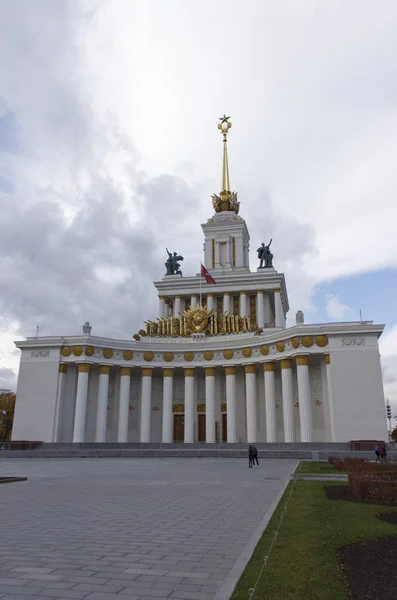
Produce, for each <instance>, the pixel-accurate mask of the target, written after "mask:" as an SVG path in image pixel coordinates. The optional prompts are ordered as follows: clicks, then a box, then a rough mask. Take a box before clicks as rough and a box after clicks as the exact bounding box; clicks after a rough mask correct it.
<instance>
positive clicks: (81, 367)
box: [77, 363, 91, 373]
mask: <svg viewBox="0 0 397 600" xmlns="http://www.w3.org/2000/svg"><path fill="white" fill-rule="evenodd" d="M90 366H91V364H90V363H77V372H78V373H89V372H90Z"/></svg>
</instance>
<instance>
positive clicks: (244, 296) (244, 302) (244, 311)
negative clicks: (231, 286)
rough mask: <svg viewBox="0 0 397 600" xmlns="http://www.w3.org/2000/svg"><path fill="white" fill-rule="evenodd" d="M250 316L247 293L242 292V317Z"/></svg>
mask: <svg viewBox="0 0 397 600" xmlns="http://www.w3.org/2000/svg"><path fill="white" fill-rule="evenodd" d="M246 316H248V312H247V293H246V292H243V291H241V292H240V317H246Z"/></svg>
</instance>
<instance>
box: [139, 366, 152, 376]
mask: <svg viewBox="0 0 397 600" xmlns="http://www.w3.org/2000/svg"><path fill="white" fill-rule="evenodd" d="M141 371H142V377H151V376H152V374H153V369H151V368H150V367H142V370H141Z"/></svg>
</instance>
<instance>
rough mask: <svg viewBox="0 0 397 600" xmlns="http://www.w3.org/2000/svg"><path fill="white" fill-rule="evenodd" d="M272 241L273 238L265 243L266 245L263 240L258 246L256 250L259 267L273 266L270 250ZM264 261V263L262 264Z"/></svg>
mask: <svg viewBox="0 0 397 600" xmlns="http://www.w3.org/2000/svg"><path fill="white" fill-rule="evenodd" d="M272 241H273V238H272V239H271V240H270V242H269V243H268V244H267V246H266V245H265V243H264V242H262V244H261V245H260V246H259V248H258V250H257V252H258V258H259V268H260V269H263V268H265V269H266V268H270V267H272V266H273V254H272V253H271V252H270V245H271V243H272ZM263 263H265V264H263Z"/></svg>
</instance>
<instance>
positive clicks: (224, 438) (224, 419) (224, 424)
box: [222, 413, 227, 444]
mask: <svg viewBox="0 0 397 600" xmlns="http://www.w3.org/2000/svg"><path fill="white" fill-rule="evenodd" d="M222 442H223V443H224V444H225V443H226V442H227V413H222Z"/></svg>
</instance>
